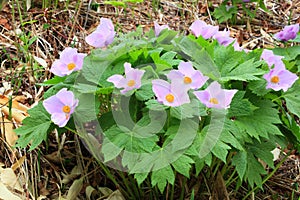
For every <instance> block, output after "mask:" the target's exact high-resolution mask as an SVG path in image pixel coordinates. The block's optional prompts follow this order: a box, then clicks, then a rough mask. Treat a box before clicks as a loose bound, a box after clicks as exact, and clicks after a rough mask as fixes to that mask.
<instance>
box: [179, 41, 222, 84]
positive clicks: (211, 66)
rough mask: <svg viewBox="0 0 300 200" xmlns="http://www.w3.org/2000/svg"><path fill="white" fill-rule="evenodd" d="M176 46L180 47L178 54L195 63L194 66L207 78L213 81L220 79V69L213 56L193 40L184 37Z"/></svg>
mask: <svg viewBox="0 0 300 200" xmlns="http://www.w3.org/2000/svg"><path fill="white" fill-rule="evenodd" d="M176 45H177V46H178V53H179V54H181V55H182V56H183V57H184V58H185V59H187V60H190V61H194V62H193V66H194V67H195V68H196V69H197V70H200V71H201V72H202V73H203V74H204V75H205V76H208V77H210V78H212V79H213V80H216V79H217V78H218V77H220V72H219V69H218V67H217V66H216V64H215V63H214V61H213V60H212V58H211V56H210V55H209V54H208V53H207V51H206V50H205V49H203V48H202V47H201V46H200V45H199V44H198V43H197V41H194V40H193V38H189V37H184V38H182V39H181V40H180V41H178V43H177V44H176Z"/></svg>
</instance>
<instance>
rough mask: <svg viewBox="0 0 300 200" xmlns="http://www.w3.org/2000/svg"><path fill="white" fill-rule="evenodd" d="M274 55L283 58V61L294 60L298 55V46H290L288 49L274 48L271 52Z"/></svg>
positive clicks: (299, 53)
mask: <svg viewBox="0 0 300 200" xmlns="http://www.w3.org/2000/svg"><path fill="white" fill-rule="evenodd" d="M272 51H273V52H274V54H276V55H280V56H284V59H285V60H295V59H296V58H297V56H299V55H300V46H299V45H296V46H292V47H288V48H275V49H273V50H272Z"/></svg>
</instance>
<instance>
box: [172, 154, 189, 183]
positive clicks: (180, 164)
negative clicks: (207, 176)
mask: <svg viewBox="0 0 300 200" xmlns="http://www.w3.org/2000/svg"><path fill="white" fill-rule="evenodd" d="M192 163H194V160H193V159H191V158H190V157H188V156H186V155H182V156H181V157H179V158H178V159H177V160H176V161H175V162H173V163H172V166H173V167H174V169H175V170H176V171H177V172H179V173H180V174H182V175H184V176H185V177H187V178H189V177H190V169H191V167H192V166H191V164H192Z"/></svg>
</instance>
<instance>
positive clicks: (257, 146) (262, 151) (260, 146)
mask: <svg viewBox="0 0 300 200" xmlns="http://www.w3.org/2000/svg"><path fill="white" fill-rule="evenodd" d="M275 147H276V143H275V141H268V140H266V141H262V142H258V141H257V140H255V141H254V143H253V144H251V145H249V146H248V152H251V153H252V154H253V155H255V157H257V158H259V159H260V160H262V161H264V162H265V163H266V164H267V165H268V166H269V167H271V168H274V161H273V158H274V156H273V154H272V153H271V151H272V150H273V149H275Z"/></svg>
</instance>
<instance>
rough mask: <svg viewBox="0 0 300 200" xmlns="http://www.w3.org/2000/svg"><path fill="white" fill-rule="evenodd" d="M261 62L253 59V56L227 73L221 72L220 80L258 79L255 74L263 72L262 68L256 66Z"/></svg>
mask: <svg viewBox="0 0 300 200" xmlns="http://www.w3.org/2000/svg"><path fill="white" fill-rule="evenodd" d="M261 64H262V61H254V58H252V59H250V60H247V61H245V62H243V63H242V64H240V65H238V66H237V67H236V68H234V69H233V70H231V71H230V72H229V73H227V74H222V77H221V78H220V81H223V82H227V81H230V80H239V81H252V80H260V79H259V78H258V77H256V76H257V75H262V74H264V73H265V71H264V70H261V69H258V68H257V67H258V66H260V65H261Z"/></svg>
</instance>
